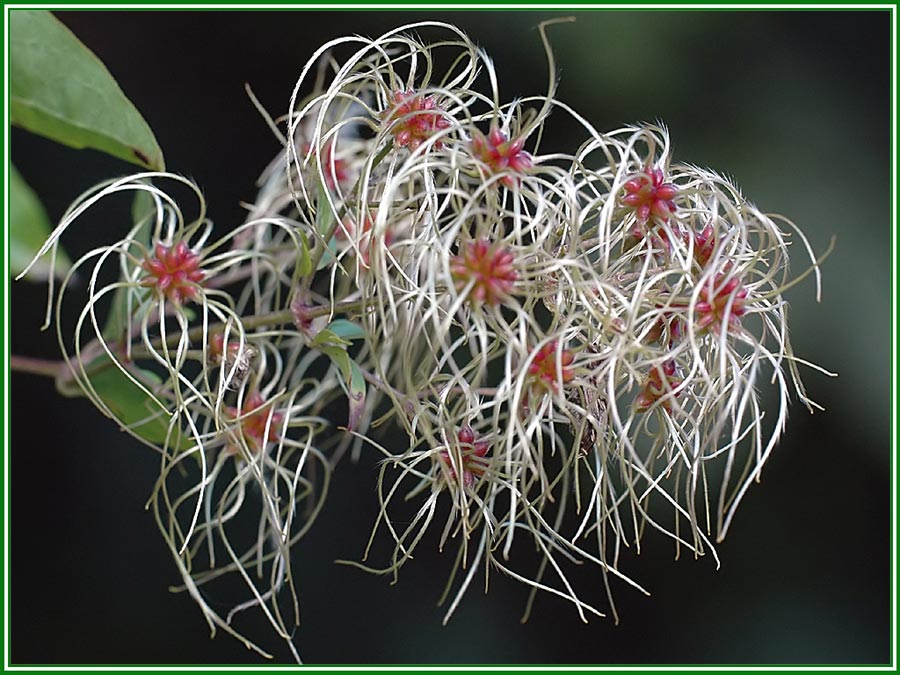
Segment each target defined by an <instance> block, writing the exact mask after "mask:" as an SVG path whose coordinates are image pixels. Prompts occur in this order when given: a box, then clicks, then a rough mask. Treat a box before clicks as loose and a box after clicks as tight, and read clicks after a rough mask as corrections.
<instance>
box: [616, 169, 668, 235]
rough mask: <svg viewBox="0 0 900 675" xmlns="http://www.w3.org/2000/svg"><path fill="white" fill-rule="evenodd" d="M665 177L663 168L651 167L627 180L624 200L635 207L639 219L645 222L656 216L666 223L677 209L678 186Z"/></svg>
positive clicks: (626, 203) (627, 204)
mask: <svg viewBox="0 0 900 675" xmlns="http://www.w3.org/2000/svg"><path fill="white" fill-rule="evenodd" d="M663 179H664V176H663V172H662V169H649V170H648V171H647V172H646V173H645V174H640V175H638V176H634V177H632V178H630V179H629V180H628V181H626V182H625V185H624V188H625V196H624V197H623V198H622V202H623V203H624V204H625V205H626V206H629V207H631V208H633V209H634V212H635V215H636V216H637V219H638V221H640V222H642V223H645V222H647V221H648V220H649V219H650V218H651V217H654V218H658V219H659V220H661V221H662V222H664V223H665V222H668V221H669V217H670V216H671V215H672V212H673V211H675V202H674V199H675V197H677V196H678V188H677V187H675V186H674V185H673V184H672V183H664V182H663Z"/></svg>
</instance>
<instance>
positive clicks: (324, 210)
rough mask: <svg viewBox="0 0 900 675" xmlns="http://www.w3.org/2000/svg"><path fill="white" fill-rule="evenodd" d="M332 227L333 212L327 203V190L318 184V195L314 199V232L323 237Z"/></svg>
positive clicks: (329, 203)
mask: <svg viewBox="0 0 900 675" xmlns="http://www.w3.org/2000/svg"><path fill="white" fill-rule="evenodd" d="M333 225H334V211H332V210H331V202H329V201H328V188H326V187H325V185H323V184H322V183H321V182H320V183H319V195H318V197H317V198H316V231H317V232H318V233H319V234H320V235H322V236H323V237H325V236H327V235H328V233H329V232H330V231H331V228H332V226H333Z"/></svg>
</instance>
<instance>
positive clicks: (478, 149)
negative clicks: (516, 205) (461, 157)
mask: <svg viewBox="0 0 900 675" xmlns="http://www.w3.org/2000/svg"><path fill="white" fill-rule="evenodd" d="M524 145H525V139H523V138H517V139H515V140H510V139H509V137H508V136H507V135H506V134H505V133H503V132H502V131H500V130H499V129H497V128H496V127H495V128H493V129H491V132H490V133H489V134H488V135H487V136H485V135H484V134H482V133H481V132H480V131H478V130H477V129H475V130H474V131H473V132H472V155H473V156H474V157H475V158H476V159H478V160H479V161H480V162H481V163H482V164H483V165H484V166H485V168H486V169H487V171H488V173H490V174H491V175H498V174H503V177H502V178H501V179H500V181H501V182H502V183H503V184H504V185H505V186H506V187H508V188H512V187H514V186H515V185H516V184H518V182H519V179H520V177H521V175H522V174H524V173H525V172H526V171H527V170H528V169H530V168H531V166H532V161H531V155H529V154H528V153H527V152H525V151H524V150H523V149H522V148H523V146H524Z"/></svg>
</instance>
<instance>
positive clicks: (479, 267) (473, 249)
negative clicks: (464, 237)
mask: <svg viewBox="0 0 900 675" xmlns="http://www.w3.org/2000/svg"><path fill="white" fill-rule="evenodd" d="M461 248H462V250H461V252H460V255H457V256H454V257H453V258H451V259H450V274H451V276H452V277H453V283H454V285H455V286H456V290H457V292H462V290H463V289H464V288H466V286H468V285H469V284H471V285H472V288H471V291H470V293H469V300H470V301H472V302H475V303H478V304H485V305H499V304H500V303H502V302H503V301H504V300H506V299H507V298H508V297H509V296H510V295H511V294H512V292H513V288H514V287H515V284H516V279H518V277H519V275H518V273H517V272H516V268H515V266H514V265H513V262H514V261H515V256H514V255H513V253H512V251H508V250H506V249H504V248H500V247H497V246H493V245H492V244H491V243H490V242H488V240H487V239H478V240H476V241H473V242H471V243H468V244H463V245H462V247H461Z"/></svg>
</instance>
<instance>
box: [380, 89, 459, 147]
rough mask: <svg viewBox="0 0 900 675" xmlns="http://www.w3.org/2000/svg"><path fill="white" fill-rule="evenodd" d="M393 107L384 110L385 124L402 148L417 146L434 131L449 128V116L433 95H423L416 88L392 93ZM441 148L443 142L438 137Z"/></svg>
mask: <svg viewBox="0 0 900 675" xmlns="http://www.w3.org/2000/svg"><path fill="white" fill-rule="evenodd" d="M391 98H392V101H391V107H390V108H388V110H386V111H385V113H384V114H385V121H384V123H385V125H386V126H387V127H388V129H389V130H390V132H391V134H393V136H394V144H395V145H397V146H398V147H400V148H409V149H410V150H415V149H416V148H418V147H419V146H420V145H421V144H422V143H423V142H424V141H426V140H428V138H430V137H431V135H432V134H435V133H437V132H439V131H442V130H444V129H447V128H449V126H450V120H448V119H447V118H446V117H445V116H444V114H443V108H441V107H440V106H439V105H438V104H437V103H436V102H435V100H434V96H424V95H422V94H416V93H415V92H413V91H396V92H394V93H393V95H392V96H391ZM434 147H435V149H436V150H440V149H441V148H442V147H443V143H442V142H441V141H440V140H437V141H435V143H434Z"/></svg>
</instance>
